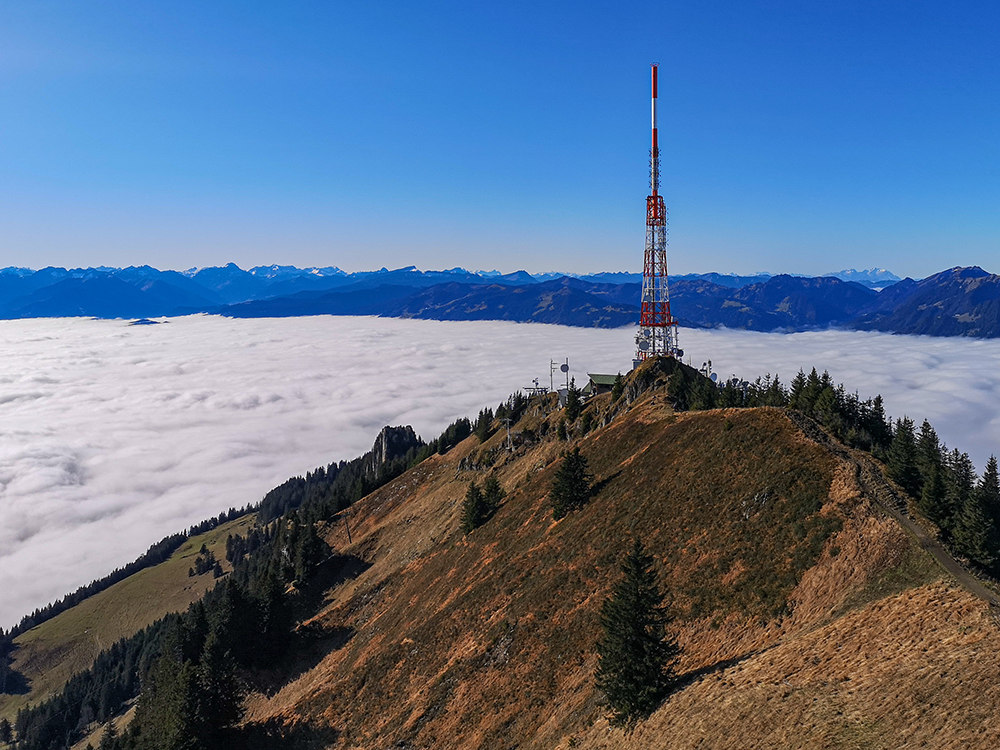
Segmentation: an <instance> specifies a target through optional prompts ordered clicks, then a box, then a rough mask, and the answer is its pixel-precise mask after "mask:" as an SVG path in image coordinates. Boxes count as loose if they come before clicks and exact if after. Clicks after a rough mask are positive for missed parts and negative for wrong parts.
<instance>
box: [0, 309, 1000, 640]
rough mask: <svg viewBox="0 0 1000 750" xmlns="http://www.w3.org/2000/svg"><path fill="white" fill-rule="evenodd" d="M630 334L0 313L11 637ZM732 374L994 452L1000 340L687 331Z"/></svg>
mask: <svg viewBox="0 0 1000 750" xmlns="http://www.w3.org/2000/svg"><path fill="white" fill-rule="evenodd" d="M631 338H632V337H631V332H630V330H628V329H618V330H610V331H609V330H590V329H574V328H562V327H558V326H545V325H519V324H513V323H500V322H439V321H411V320H393V319H379V318H336V317H310V318H285V319H256V320H232V319H227V318H218V317H206V316H194V317H189V318H175V319H172V320H171V321H170V322H169V323H166V324H164V325H157V326H134V327H130V326H128V325H126V324H125V323H124V322H122V321H98V320H84V319H63V320H22V321H0V342H2V345H3V351H4V355H5V356H4V357H3V358H2V359H0V591H2V592H3V594H4V595H3V597H0V625H2V626H5V627H7V626H10V625H11V624H13V623H14V622H15V621H17V620H18V619H20V617H21V616H22V615H23V614H25V613H27V612H28V611H30V610H32V609H34V608H35V607H38V606H43V605H45V604H47V603H48V602H50V601H52V600H53V599H56V598H58V597H60V596H62V595H63V594H64V593H66V592H68V591H70V590H72V589H74V588H76V587H77V586H79V585H81V584H84V583H87V582H89V581H90V580H92V579H94V578H98V577H100V576H103V575H105V574H106V573H108V572H110V570H111V569H112V568H114V567H116V566H120V565H123V564H125V563H127V562H128V561H130V560H132V559H134V558H135V557H137V556H138V555H139V554H141V553H142V552H143V551H144V550H145V549H146V548H147V547H148V546H149V545H150V544H151V543H152V542H154V541H156V540H158V539H160V538H161V537H163V536H165V535H166V534H168V533H171V532H174V531H178V530H181V529H183V528H186V527H187V526H189V525H191V524H192V523H196V522H198V521H201V520H203V519H204V518H207V517H209V516H212V515H216V514H218V513H219V512H220V511H222V510H225V509H227V508H229V507H231V506H243V505H245V504H247V503H252V502H256V501H257V500H259V499H260V498H261V497H262V496H263V494H264V493H265V492H267V490H269V489H270V488H271V487H273V486H275V485H276V484H278V483H280V482H282V481H283V480H285V479H286V478H288V477H289V476H292V475H295V474H301V473H303V472H305V471H308V470H310V469H313V468H315V467H316V466H320V465H324V464H327V463H329V462H331V461H335V460H340V459H348V458H353V457H354V456H357V455H359V454H361V453H363V452H364V451H366V450H368V449H369V448H370V447H371V444H372V442H373V440H374V438H375V435H376V433H377V432H378V430H379V429H381V427H382V426H384V425H386V424H411V425H413V427H414V428H415V429H416V430H417V432H418V433H420V434H421V435H423V436H424V437H425V438H431V437H434V436H435V435H437V434H438V433H439V432H440V431H441V430H442V429H443V428H444V427H445V426H446V425H447V424H448V423H449V422H451V421H453V420H454V419H455V418H456V417H459V416H464V415H470V416H474V415H475V414H476V413H477V412H478V411H479V409H480V408H481V407H483V406H485V405H493V406H495V405H496V404H497V403H498V402H500V401H501V400H502V399H504V398H505V397H506V396H507V394H509V393H510V392H511V391H513V390H516V389H518V388H523V387H525V386H528V385H530V383H531V380H532V378H535V377H537V378H539V379H540V380H541V382H542V383H543V384H546V385H547V384H548V374H549V373H548V369H549V360H550V359H555V360H557V361H561V360H562V359H564V358H565V357H569V359H570V364H571V366H572V368H573V370H572V372H573V374H575V375H576V377H577V379H578V380H583V379H585V377H586V372H587V371H588V370H589V371H591V372H618V371H622V372H625V371H627V370H628V368H629V366H630V362H631V356H632V340H631ZM681 338H682V344H683V346H684V348H685V349H686V350H687V352H688V353H689V355H690V357H691V359H692V360H693V362H694V363H695V364H696V365H700V364H701V362H702V361H704V360H706V359H709V358H711V359H712V360H713V364H714V366H715V369H716V371H718V372H719V373H720V376H723V377H724V376H727V375H728V374H729V373H738V374H739V375H741V376H742V377H755V376H757V375H762V374H764V373H768V372H770V373H775V372H777V373H778V374H780V376H781V377H782V380H784V381H785V382H788V381H789V380H790V379H791V377H792V375H793V374H794V373H795V372H796V371H797V370H798V369H799V368H800V367H804V368H808V367H811V366H813V365H814V364H815V365H817V366H819V367H820V368H826V369H829V370H830V373H831V374H832V375H833V376H834V377H835V378H836V379H837V380H841V381H844V382H845V383H846V384H847V385H848V386H849V387H850V388H852V389H854V388H856V389H858V390H859V391H860V392H861V394H862V395H874V394H875V393H876V392H881V393H882V394H883V396H884V397H885V398H886V404H887V408H888V409H889V411H890V412H891V413H892V414H894V415H900V414H903V413H906V414H909V415H910V416H912V417H914V418H917V419H918V420H919V419H922V418H923V417H925V416H926V417H928V418H930V419H931V421H932V422H933V423H934V425H935V426H936V427H937V428H938V431H939V433H940V434H941V436H942V438H943V439H945V440H946V441H947V442H948V443H949V445H952V446H955V447H959V448H961V449H963V450H967V451H969V452H970V454H971V455H972V456H973V459H974V460H975V461H976V463H977V466H979V467H982V465H983V463H984V462H985V459H986V458H987V457H988V456H989V454H990V453H992V452H996V451H998V450H1000V447H998V446H1000V398H998V396H1000V342H989V341H969V340H957V339H930V338H923V337H904V336H889V335H885V334H869V333H856V332H834V331H828V332H822V333H803V334H794V335H780V334H760V333H747V332H738V331H688V330H682V331H681Z"/></svg>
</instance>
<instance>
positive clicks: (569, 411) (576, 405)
mask: <svg viewBox="0 0 1000 750" xmlns="http://www.w3.org/2000/svg"><path fill="white" fill-rule="evenodd" d="M582 409H583V401H582V400H581V399H580V390H579V389H578V388H577V387H576V378H574V379H572V380H570V382H569V390H568V391H567V392H566V419H568V420H569V421H570V422H575V421H576V418H577V417H579V416H580V412H581V411H582Z"/></svg>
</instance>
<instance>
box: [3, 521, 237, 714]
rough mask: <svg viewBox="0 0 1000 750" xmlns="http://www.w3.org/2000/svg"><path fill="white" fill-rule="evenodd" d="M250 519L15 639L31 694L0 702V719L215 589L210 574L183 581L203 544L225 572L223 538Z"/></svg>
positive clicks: (188, 545) (196, 540)
mask: <svg viewBox="0 0 1000 750" xmlns="http://www.w3.org/2000/svg"><path fill="white" fill-rule="evenodd" d="M251 519H252V516H245V517H244V518H239V519H236V520H235V521H230V522H229V523H226V524H223V525H222V526H219V527H218V528H216V529H213V530H212V531H209V532H206V533H204V534H200V535H198V536H196V537H192V538H191V539H189V540H187V541H186V542H185V543H184V544H183V545H182V546H181V547H180V549H178V550H177V551H176V552H175V553H174V554H173V555H171V556H170V558H169V559H168V560H166V561H165V562H162V563H160V564H159V565H155V566H153V567H151V568H146V569H145V570H141V571H139V572H138V573H136V574H135V575H132V576H129V577H128V578H126V579H125V580H123V581H119V582H118V583H116V584H115V585H114V586H111V587H110V588H108V589H106V590H104V591H102V592H101V593H99V594H96V595H95V596H92V597H90V598H89V599H86V600H84V601H83V602H81V603H80V604H78V605H77V606H75V607H72V608H70V609H68V610H66V611H65V612H62V613H61V614H59V615H58V616H56V617H53V618H52V619H51V620H49V621H47V622H44V623H42V624H41V625H39V626H38V627H35V628H32V629H31V630H29V631H28V632H26V633H23V634H22V635H20V636H19V637H18V638H17V639H16V640H15V643H16V644H17V646H18V648H17V651H16V652H15V658H14V663H13V667H14V669H16V670H18V671H20V672H21V673H23V674H24V675H25V677H27V678H28V680H29V681H30V682H29V684H30V687H31V692H29V693H27V694H26V695H2V696H0V717H7V718H9V719H11V720H13V718H14V716H15V715H16V714H17V710H18V709H19V708H20V707H21V706H24V705H26V704H27V703H29V702H30V703H37V702H39V701H40V700H43V699H44V698H45V697H46V696H48V695H51V694H52V693H54V692H55V691H57V690H58V689H59V688H60V687H62V685H63V684H64V683H65V682H66V680H68V679H69V678H70V677H71V676H72V675H74V674H76V673H77V672H79V671H81V670H83V669H86V668H87V667H89V666H90V665H91V663H93V661H94V658H95V657H96V656H97V654H99V653H100V652H101V651H102V650H104V649H106V648H108V647H109V646H110V645H111V644H113V643H114V642H115V641H117V640H119V639H120V638H125V637H128V636H130V635H133V634H134V633H136V632H138V631H139V630H141V629H142V628H144V627H146V626H147V625H149V624H150V623H153V622H155V621H156V620H158V619H159V618H161V617H163V616H164V615H166V614H168V613H170V612H179V611H183V610H185V609H187V607H188V605H190V604H191V602H193V601H195V600H197V599H199V598H200V597H201V596H203V595H204V593H205V591H207V590H208V589H209V588H211V587H212V586H213V585H214V584H215V581H214V580H213V579H212V576H211V574H206V575H202V576H195V577H193V578H189V577H188V569H189V568H191V567H192V566H193V565H194V559H195V558H196V557H197V556H198V550H200V549H201V546H202V544H205V545H207V547H208V548H209V549H210V550H211V551H212V552H213V553H214V554H215V556H216V557H217V558H218V559H219V560H220V562H221V563H222V566H223V569H224V570H229V565H228V563H226V561H225V556H226V537H227V536H228V535H229V534H233V533H237V532H238V531H241V530H244V529H246V528H247V527H248V526H249V524H250V523H251Z"/></svg>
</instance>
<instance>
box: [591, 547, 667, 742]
mask: <svg viewBox="0 0 1000 750" xmlns="http://www.w3.org/2000/svg"><path fill="white" fill-rule="evenodd" d="M621 570H622V573H623V576H624V577H623V579H622V580H621V581H620V582H619V583H618V585H616V586H615V588H614V590H613V592H612V594H611V597H610V598H609V599H608V600H607V601H605V602H604V605H603V606H602V607H601V627H602V629H603V631H604V634H603V636H602V638H601V640H600V641H599V642H598V644H597V654H598V665H597V672H596V674H595V677H596V682H597V688H598V690H600V691H601V692H602V693H603V694H604V698H605V700H606V701H607V704H608V707H609V708H610V709H611V717H610V721H611V723H612V724H614V725H616V726H624V727H627V728H630V727H634V726H635V724H636V723H637V722H638V721H640V720H641V719H645V718H647V717H648V716H649V715H650V714H652V713H653V711H654V710H656V707H657V706H658V705H659V704H660V702H661V701H662V700H663V699H664V698H665V697H666V696H667V694H668V693H669V692H670V689H671V687H672V686H673V683H674V672H673V663H674V662H675V661H676V659H677V656H678V654H679V653H680V649H679V647H678V646H677V642H676V640H674V639H673V638H672V637H671V636H669V635H668V633H667V626H668V625H669V624H670V622H671V619H672V618H671V617H670V616H669V614H668V612H667V608H666V607H665V606H664V603H663V602H664V596H663V594H662V593H661V592H660V590H659V587H658V586H657V582H656V572H655V570H654V569H653V558H652V557H651V556H650V555H647V554H646V551H645V549H644V548H643V546H642V543H641V542H640V541H639V540H638V539H636V540H635V542H634V544H633V546H632V551H631V552H630V553H629V554H628V555H627V556H626V558H625V561H624V563H623V565H622V568H621Z"/></svg>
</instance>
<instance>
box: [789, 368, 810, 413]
mask: <svg viewBox="0 0 1000 750" xmlns="http://www.w3.org/2000/svg"><path fill="white" fill-rule="evenodd" d="M805 389H806V374H805V373H804V372H802V370H799V372H798V374H797V375H796V376H795V377H794V378H792V388H791V391H790V392H789V394H788V405H789V406H790V407H791V408H793V409H802V405H801V399H802V394H803V392H804V391H805Z"/></svg>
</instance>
